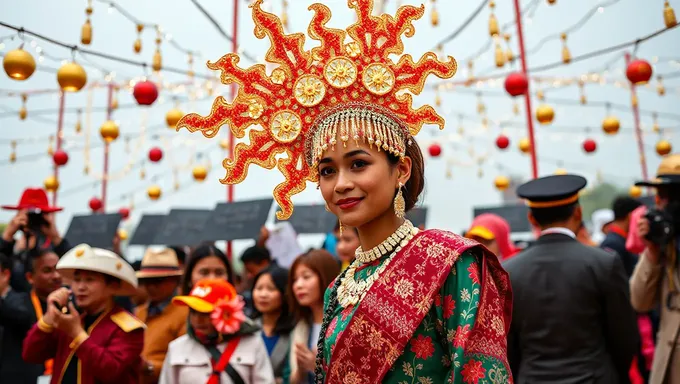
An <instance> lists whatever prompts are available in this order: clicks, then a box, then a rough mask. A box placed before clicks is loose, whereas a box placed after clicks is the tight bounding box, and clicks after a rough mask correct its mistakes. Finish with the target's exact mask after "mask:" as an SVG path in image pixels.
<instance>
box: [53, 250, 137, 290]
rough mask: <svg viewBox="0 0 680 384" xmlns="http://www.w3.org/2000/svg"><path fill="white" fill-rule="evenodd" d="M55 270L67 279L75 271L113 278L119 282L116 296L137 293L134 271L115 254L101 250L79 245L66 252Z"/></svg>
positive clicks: (71, 276) (70, 277)
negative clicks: (96, 273) (90, 272)
mask: <svg viewBox="0 0 680 384" xmlns="http://www.w3.org/2000/svg"><path fill="white" fill-rule="evenodd" d="M57 270H58V271H59V273H60V274H61V275H62V276H64V277H65V278H67V279H71V280H72V279H73V276H74V274H75V272H76V271H92V272H99V273H103V274H105V275H109V276H112V277H115V278H117V279H119V280H120V281H121V285H120V289H118V290H117V291H116V292H115V294H116V296H129V295H134V294H136V293H137V277H136V276H135V270H134V269H133V268H132V266H130V264H128V263H127V261H125V260H123V259H121V258H120V256H118V255H117V254H115V253H113V252H111V251H109V250H106V249H101V248H92V247H90V246H89V245H87V244H80V245H77V246H75V247H73V248H72V249H71V250H70V251H68V252H66V254H65V255H64V256H62V257H61V259H60V260H59V262H58V263H57Z"/></svg>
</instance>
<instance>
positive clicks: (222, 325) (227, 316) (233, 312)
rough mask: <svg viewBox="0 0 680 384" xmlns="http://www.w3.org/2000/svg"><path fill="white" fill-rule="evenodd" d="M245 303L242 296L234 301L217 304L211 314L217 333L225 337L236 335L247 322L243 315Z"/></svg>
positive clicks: (223, 301)
mask: <svg viewBox="0 0 680 384" xmlns="http://www.w3.org/2000/svg"><path fill="white" fill-rule="evenodd" d="M244 306H245V303H244V302H243V299H241V296H236V297H234V298H233V299H232V300H229V301H227V300H222V301H219V302H217V304H216V305H215V309H213V311H212V313H211V314H210V319H211V320H212V323H213V325H214V326H215V329H216V330H217V332H219V333H221V334H225V335H229V334H232V333H236V332H237V331H238V330H239V328H240V327H241V323H243V322H244V321H246V315H245V314H244V313H243V307H244Z"/></svg>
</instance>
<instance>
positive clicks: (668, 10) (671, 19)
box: [663, 0, 678, 28]
mask: <svg viewBox="0 0 680 384" xmlns="http://www.w3.org/2000/svg"><path fill="white" fill-rule="evenodd" d="M663 22H664V24H666V28H671V27H674V26H675V24H677V23H678V20H677V19H676V18H675V11H674V10H673V7H671V5H670V3H668V0H666V1H664V3H663Z"/></svg>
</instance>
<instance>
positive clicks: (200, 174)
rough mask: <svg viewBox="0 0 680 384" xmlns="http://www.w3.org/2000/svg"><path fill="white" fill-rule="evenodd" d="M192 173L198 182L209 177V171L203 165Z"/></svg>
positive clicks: (196, 167) (195, 168) (198, 166)
mask: <svg viewBox="0 0 680 384" xmlns="http://www.w3.org/2000/svg"><path fill="white" fill-rule="evenodd" d="M191 173H192V174H193V175H194V180H196V181H203V180H205V178H206V177H207V176H208V170H207V169H205V167H204V166H202V165H197V166H195V167H194V169H193V170H192V171H191Z"/></svg>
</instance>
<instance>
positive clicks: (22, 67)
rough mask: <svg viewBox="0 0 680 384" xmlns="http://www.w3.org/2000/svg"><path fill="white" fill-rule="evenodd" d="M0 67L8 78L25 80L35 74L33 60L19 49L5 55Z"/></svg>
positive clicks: (28, 54)
mask: <svg viewBox="0 0 680 384" xmlns="http://www.w3.org/2000/svg"><path fill="white" fill-rule="evenodd" d="M2 66H3V68H4V69H5V73H7V76H9V77H10V78H12V79H14V80H26V79H28V78H29V77H31V75H32V74H33V72H35V59H34V58H33V56H32V55H31V54H30V53H28V52H26V51H24V50H23V49H21V48H19V49H14V50H11V51H9V52H7V53H6V54H5V57H4V58H3V59H2Z"/></svg>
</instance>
